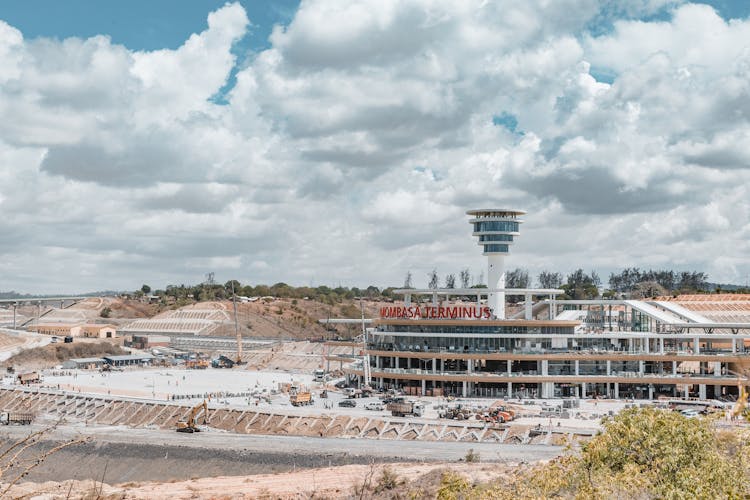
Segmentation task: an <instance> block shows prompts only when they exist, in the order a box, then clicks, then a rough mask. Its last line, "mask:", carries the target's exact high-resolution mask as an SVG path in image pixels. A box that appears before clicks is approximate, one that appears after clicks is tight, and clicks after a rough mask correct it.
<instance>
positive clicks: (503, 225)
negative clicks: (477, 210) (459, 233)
mask: <svg viewBox="0 0 750 500" xmlns="http://www.w3.org/2000/svg"><path fill="white" fill-rule="evenodd" d="M492 231H501V232H506V233H517V232H518V222H514V221H504V220H491V221H483V222H475V223H474V232H475V233H483V232H492Z"/></svg>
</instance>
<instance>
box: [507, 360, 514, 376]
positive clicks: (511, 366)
mask: <svg viewBox="0 0 750 500" xmlns="http://www.w3.org/2000/svg"><path fill="white" fill-rule="evenodd" d="M511 373H513V361H511V360H508V375H510V374H511Z"/></svg>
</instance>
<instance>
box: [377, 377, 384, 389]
mask: <svg viewBox="0 0 750 500" xmlns="http://www.w3.org/2000/svg"><path fill="white" fill-rule="evenodd" d="M378 382H379V384H380V387H383V377H380V378H379V379H378Z"/></svg>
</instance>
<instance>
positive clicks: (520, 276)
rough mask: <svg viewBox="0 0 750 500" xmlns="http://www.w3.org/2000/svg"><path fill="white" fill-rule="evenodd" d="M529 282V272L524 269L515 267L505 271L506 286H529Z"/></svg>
mask: <svg viewBox="0 0 750 500" xmlns="http://www.w3.org/2000/svg"><path fill="white" fill-rule="evenodd" d="M530 283H531V280H530V279H529V272H528V271H527V270H526V269H521V268H520V267H517V268H515V269H513V270H512V271H508V272H507V273H505V287H506V288H529V284H530Z"/></svg>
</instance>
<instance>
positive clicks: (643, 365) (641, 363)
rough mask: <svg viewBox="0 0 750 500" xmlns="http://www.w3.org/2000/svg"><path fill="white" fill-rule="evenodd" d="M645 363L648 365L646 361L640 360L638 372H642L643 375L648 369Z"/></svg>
mask: <svg viewBox="0 0 750 500" xmlns="http://www.w3.org/2000/svg"><path fill="white" fill-rule="evenodd" d="M645 365H646V362H645V361H639V362H638V373H640V374H641V375H643V373H644V372H645V371H646V370H645Z"/></svg>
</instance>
